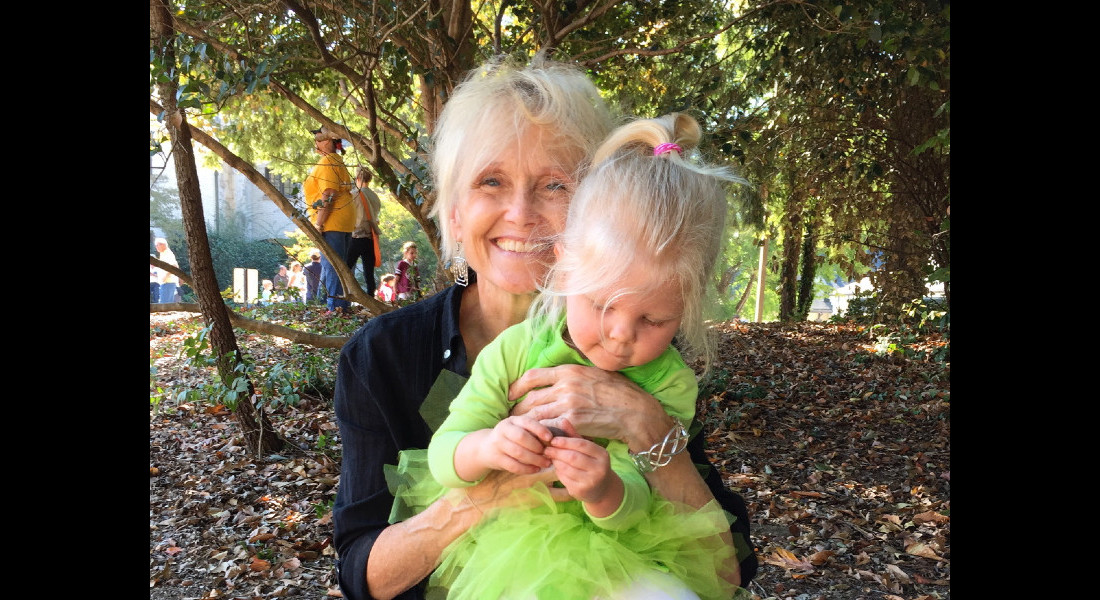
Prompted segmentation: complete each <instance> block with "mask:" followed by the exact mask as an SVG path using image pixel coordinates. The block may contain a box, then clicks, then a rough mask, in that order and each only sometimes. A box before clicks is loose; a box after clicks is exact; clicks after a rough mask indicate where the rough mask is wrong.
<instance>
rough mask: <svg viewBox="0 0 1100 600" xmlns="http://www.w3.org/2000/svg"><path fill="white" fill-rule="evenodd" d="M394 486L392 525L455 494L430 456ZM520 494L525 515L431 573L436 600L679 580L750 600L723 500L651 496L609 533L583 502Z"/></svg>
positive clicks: (490, 529) (470, 536) (714, 599)
mask: <svg viewBox="0 0 1100 600" xmlns="http://www.w3.org/2000/svg"><path fill="white" fill-rule="evenodd" d="M386 479H387V483H388V484H389V487H390V491H391V492H392V493H393V495H394V498H395V501H394V506H393V511H392V512H391V514H390V522H391V523H393V522H398V521H402V520H404V519H407V518H408V517H410V516H412V515H414V514H416V513H418V512H420V511H421V510H423V509H424V508H426V507H427V506H428V505H429V504H431V503H432V502H434V501H435V500H437V499H438V498H440V497H442V496H443V494H444V493H445V492H446V491H447V490H446V488H444V487H443V486H441V485H440V484H439V483H437V482H436V481H435V479H433V478H432V476H431V473H430V472H429V470H428V463H427V451H426V450H411V451H404V452H401V454H400V458H399V462H398V465H397V466H396V467H395V466H393V465H387V466H386ZM513 493H516V494H531V498H526V499H525V500H527V501H528V502H525V503H524V504H525V506H527V507H525V508H504V509H498V510H495V511H492V512H490V513H488V514H486V516H485V517H484V518H483V519H482V521H481V522H480V523H478V524H477V525H476V526H474V527H472V528H470V529H469V530H468V531H467V532H466V533H464V534H463V535H462V536H460V537H459V538H458V539H456V540H455V541H454V542H452V543H451V545H450V546H448V547H447V549H446V550H445V551H444V553H443V557H442V563H441V564H440V565H439V567H437V568H436V570H435V572H433V573H432V576H431V578H430V580H429V583H428V592H427V594H428V598H432V599H435V598H439V599H442V598H446V599H447V600H489V599H492V600H496V599H499V598H508V599H523V600H532V599H533V600H586V599H594V598H604V597H613V596H614V597H618V596H617V593H618V592H620V591H621V590H623V589H624V588H626V587H628V586H629V584H630V583H632V582H634V581H637V580H638V579H639V578H643V577H646V576H647V574H657V575H660V576H662V577H663V576H664V575H669V576H672V577H674V578H675V579H677V580H679V581H681V582H683V583H684V584H685V585H686V586H687V587H689V588H690V589H691V590H692V591H694V592H695V594H697V595H698V596H699V597H700V598H702V599H703V600H729V599H730V598H734V597H742V596H743V595H747V593H745V591H744V590H742V589H741V588H737V587H735V586H733V585H731V584H729V583H728V582H727V581H726V580H725V579H723V578H722V576H721V573H722V569H723V566H722V565H723V563H724V562H725V561H726V560H727V559H728V558H730V557H731V556H732V555H733V554H734V551H733V549H732V548H731V547H730V546H728V545H726V544H724V543H722V541H721V539H720V538H719V537H717V535H716V534H720V533H723V532H728V531H729V527H730V523H731V522H732V519H734V518H735V517H733V516H732V515H730V514H729V513H727V512H726V511H724V510H722V508H721V506H719V505H718V503H717V502H716V501H713V500H712V501H711V502H709V503H708V504H707V505H706V506H704V507H703V508H701V509H699V510H691V509H690V508H687V507H683V509H678V508H677V506H675V505H674V504H673V503H672V502H670V501H668V500H665V499H664V498H663V497H661V496H659V495H657V494H655V493H651V501H650V504H649V506H650V508H649V514H648V515H647V517H646V518H645V519H642V520H641V522H640V523H639V524H638V525H635V526H633V527H630V528H628V529H626V530H623V531H609V530H606V529H602V528H600V527H598V526H597V525H595V524H593V523H592V522H591V520H590V519H589V518H588V517H587V516H586V515H585V514H584V509H583V507H582V505H581V503H580V502H578V501H575V500H573V501H568V502H555V501H554V500H553V499H552V498H551V497H550V494H549V490H547V488H546V486H544V485H542V484H536V485H534V486H532V487H531V488H528V489H525V490H518V491H516V492H513ZM531 504H534V507H533V508H531V507H530V505H531ZM663 578H665V579H667V577H663Z"/></svg>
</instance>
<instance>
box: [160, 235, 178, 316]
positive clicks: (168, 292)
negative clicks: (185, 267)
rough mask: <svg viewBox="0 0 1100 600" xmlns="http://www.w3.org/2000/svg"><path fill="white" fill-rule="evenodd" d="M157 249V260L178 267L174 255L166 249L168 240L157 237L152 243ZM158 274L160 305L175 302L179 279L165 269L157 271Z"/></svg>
mask: <svg viewBox="0 0 1100 600" xmlns="http://www.w3.org/2000/svg"><path fill="white" fill-rule="evenodd" d="M154 245H156V247H157V252H158V253H159V256H158V257H157V258H159V259H161V260H163V261H164V262H166V263H168V264H170V265H172V266H173V267H179V266H180V265H179V263H178V262H176V255H175V253H173V252H172V250H170V249H169V248H168V240H166V239H164V238H162V237H159V238H157V239H156V241H155V242H154ZM158 271H159V272H160V303H161V304H168V303H170V302H175V301H176V286H177V285H178V284H179V280H180V278H179V277H177V276H175V275H173V274H172V273H171V272H169V271H167V270H165V269H158Z"/></svg>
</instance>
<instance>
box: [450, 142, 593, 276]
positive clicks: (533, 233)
mask: <svg viewBox="0 0 1100 600" xmlns="http://www.w3.org/2000/svg"><path fill="white" fill-rule="evenodd" d="M544 142H545V140H544V138H543V131H542V130H541V129H539V128H535V127H532V128H529V129H528V130H527V132H526V133H525V134H524V135H523V136H522V137H520V138H519V139H518V140H517V141H516V143H514V144H512V145H510V146H508V147H504V148H502V149H501V152H500V154H499V155H498V156H497V157H496V159H495V160H494V161H493V162H492V163H491V164H489V165H488V166H486V167H485V168H484V169H482V170H481V171H479V172H478V173H476V174H475V175H474V177H473V178H472V179H471V180H470V181H468V182H466V183H465V185H464V186H463V187H462V189H461V191H460V192H459V194H460V196H459V199H458V202H457V203H456V205H455V210H454V211H453V213H452V220H453V224H454V231H455V238H456V239H457V240H458V241H459V242H461V243H462V248H463V253H464V254H465V256H466V260H467V262H469V264H470V267H471V268H472V269H474V271H476V272H477V277H478V282H479V284H480V283H481V282H486V283H490V284H492V285H494V286H496V287H499V288H501V289H503V290H505V291H507V292H509V293H512V294H526V293H530V292H533V291H534V290H535V284H536V283H537V282H538V281H540V280H541V278H542V277H543V276H544V275H545V274H546V267H547V265H549V264H550V262H551V261H552V260H553V258H554V254H553V250H552V246H551V245H550V244H549V243H547V241H546V238H547V237H548V236H552V235H555V234H557V233H559V232H560V231H561V228H562V226H563V224H564V223H565V214H566V210H567V208H568V204H569V199H570V197H571V194H572V191H573V187H574V185H573V181H572V178H571V174H570V173H569V172H568V171H566V170H565V169H564V168H563V165H562V161H561V160H558V157H556V156H551V155H550V154H549V153H548V152H547V151H546V150H545V149H544V148H545V147H546V144H545V143H544ZM568 166H569V167H571V166H572V165H568Z"/></svg>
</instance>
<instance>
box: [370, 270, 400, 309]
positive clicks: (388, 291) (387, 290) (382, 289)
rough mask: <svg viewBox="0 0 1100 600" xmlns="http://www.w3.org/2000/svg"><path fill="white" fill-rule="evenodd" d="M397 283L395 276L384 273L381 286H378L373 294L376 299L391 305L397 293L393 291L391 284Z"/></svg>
mask: <svg viewBox="0 0 1100 600" xmlns="http://www.w3.org/2000/svg"><path fill="white" fill-rule="evenodd" d="M395 281H397V276H396V275H394V274H393V273H386V274H385V275H383V276H382V285H380V286H378V291H377V292H375V294H374V295H375V297H377V298H378V299H379V300H381V301H382V302H385V303H386V304H393V301H394V299H396V298H397V292H396V291H394V289H393V282H395Z"/></svg>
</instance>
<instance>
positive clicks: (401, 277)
mask: <svg viewBox="0 0 1100 600" xmlns="http://www.w3.org/2000/svg"><path fill="white" fill-rule="evenodd" d="M416 253H417V249H416V242H413V241H408V242H405V243H404V244H402V245H401V260H399V261H398V262H397V267H396V268H395V269H394V271H393V273H394V275H395V276H396V277H397V284H396V285H395V286H394V289H395V290H396V291H397V299H398V300H409V299H411V300H418V299H419V298H420V268H419V267H417V266H416Z"/></svg>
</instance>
